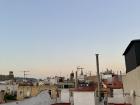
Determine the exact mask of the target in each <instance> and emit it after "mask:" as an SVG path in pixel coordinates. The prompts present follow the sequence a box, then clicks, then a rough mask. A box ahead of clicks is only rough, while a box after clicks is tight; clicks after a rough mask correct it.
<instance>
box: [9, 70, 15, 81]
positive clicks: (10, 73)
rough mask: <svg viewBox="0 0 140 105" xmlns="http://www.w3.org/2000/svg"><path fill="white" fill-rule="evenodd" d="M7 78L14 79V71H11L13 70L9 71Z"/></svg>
mask: <svg viewBox="0 0 140 105" xmlns="http://www.w3.org/2000/svg"><path fill="white" fill-rule="evenodd" d="M9 79H14V73H13V71H9Z"/></svg>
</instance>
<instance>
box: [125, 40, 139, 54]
mask: <svg viewBox="0 0 140 105" xmlns="http://www.w3.org/2000/svg"><path fill="white" fill-rule="evenodd" d="M136 42H140V39H135V40H132V41H131V42H130V43H129V45H128V46H127V48H126V50H125V51H124V53H123V55H126V53H127V52H128V51H129V50H130V48H131V47H132V45H133V44H134V43H136Z"/></svg>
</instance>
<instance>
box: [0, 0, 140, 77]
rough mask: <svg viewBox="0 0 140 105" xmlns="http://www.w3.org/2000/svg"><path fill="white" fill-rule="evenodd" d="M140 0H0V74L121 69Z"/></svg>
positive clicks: (139, 25) (135, 31)
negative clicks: (98, 63)
mask: <svg viewBox="0 0 140 105" xmlns="http://www.w3.org/2000/svg"><path fill="white" fill-rule="evenodd" d="M139 4H140V1H139V0H0V52H1V53H0V74H8V72H9V71H11V70H12V71H14V74H15V75H16V76H23V72H22V71H24V70H28V71H30V72H29V73H28V74H29V75H28V77H37V78H45V77H47V76H55V75H58V76H67V77H68V76H69V73H70V72H72V71H76V67H77V66H81V67H83V68H84V72H85V73H89V72H90V71H91V73H92V74H96V61H95V54H96V53H99V54H100V56H99V58H100V59H99V60H100V71H105V70H106V68H109V69H112V70H113V71H114V72H117V71H120V70H122V71H123V72H125V61H124V57H123V56H122V54H123V52H124V50H125V49H126V47H127V46H128V44H129V43H130V41H131V40H133V39H139V38H140V12H139V11H140V7H139Z"/></svg>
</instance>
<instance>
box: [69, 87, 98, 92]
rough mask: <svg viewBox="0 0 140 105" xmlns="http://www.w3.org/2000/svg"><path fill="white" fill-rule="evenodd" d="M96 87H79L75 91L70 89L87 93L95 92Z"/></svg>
mask: <svg viewBox="0 0 140 105" xmlns="http://www.w3.org/2000/svg"><path fill="white" fill-rule="evenodd" d="M95 89H96V88H95V87H78V88H74V89H70V90H71V91H79V92H87V91H92V92H93V91H95Z"/></svg>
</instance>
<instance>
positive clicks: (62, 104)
mask: <svg viewBox="0 0 140 105" xmlns="http://www.w3.org/2000/svg"><path fill="white" fill-rule="evenodd" d="M52 105H70V103H56V104H52Z"/></svg>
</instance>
